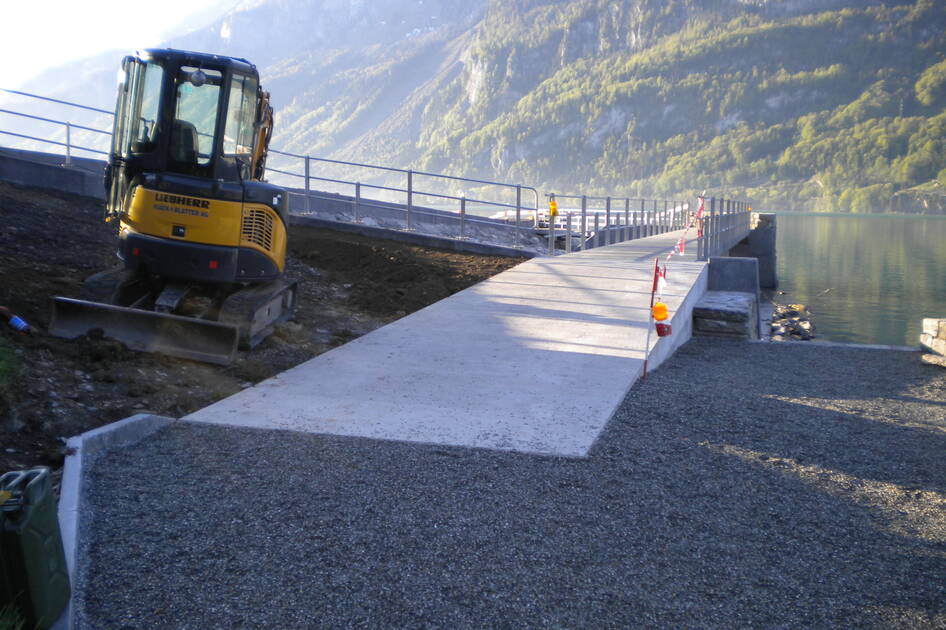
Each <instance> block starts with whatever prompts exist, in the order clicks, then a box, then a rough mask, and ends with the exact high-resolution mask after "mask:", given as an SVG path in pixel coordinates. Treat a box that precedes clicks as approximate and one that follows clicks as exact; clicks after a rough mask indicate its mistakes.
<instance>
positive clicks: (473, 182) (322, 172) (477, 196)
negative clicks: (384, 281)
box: [0, 88, 539, 248]
mask: <svg viewBox="0 0 946 630" xmlns="http://www.w3.org/2000/svg"><path fill="white" fill-rule="evenodd" d="M0 91H3V92H7V93H9V94H14V95H17V96H22V97H26V98H31V99H38V100H42V101H46V102H50V103H55V104H58V105H64V106H67V107H73V108H78V109H81V110H86V111H91V112H96V113H97V114H108V115H110V116H113V113H112V112H110V111H108V110H104V109H99V108H97V107H89V106H87V105H81V104H79V103H72V102H69V101H64V100H60V99H54V98H49V97H45V96H40V95H38V94H30V93H28V92H21V91H18V90H7V89H2V88H0ZM0 114H7V115H10V116H17V117H20V118H24V119H29V120H34V121H38V122H41V123H49V124H53V125H59V126H61V127H63V128H65V138H64V139H63V140H64V141H63V140H59V139H51V138H49V137H45V138H44V137H41V136H38V135H34V134H28V133H21V132H19V131H11V130H7V129H0V134H3V135H7V136H12V137H15V138H20V139H24V140H32V141H35V142H41V143H44V144H51V145H55V146H60V147H65V150H66V159H65V163H66V164H67V165H68V164H71V162H72V156H73V151H75V150H79V151H86V152H89V153H94V154H98V155H107V154H108V151H107V150H102V149H100V148H95V147H91V146H85V145H82V144H77V143H76V142H75V141H74V138H73V131H74V130H81V131H83V132H86V133H94V134H100V135H102V136H105V137H106V138H108V137H110V136H111V131H109V130H105V129H97V128H95V127H90V126H88V125H81V124H77V123H74V122H71V121H64V120H57V119H55V118H50V117H46V116H38V115H35V114H27V113H24V112H20V111H15V110H11V109H6V108H0ZM269 156H270V158H269V164H268V165H267V169H266V171H267V179H268V180H270V181H274V183H280V184H281V185H286V186H287V187H288V188H290V190H289V193H290V197H296V198H298V199H301V200H302V208H299V210H300V211H302V212H313V206H314V204H313V203H312V202H313V200H319V201H322V202H324V201H338V199H339V198H340V197H341V196H342V194H344V193H347V194H348V197H349V200H348V205H349V206H350V208H351V212H350V213H348V214H347V215H343V217H342V218H344V219H346V220H349V221H351V222H354V223H362V222H364V221H365V220H366V219H369V218H376V217H369V216H368V215H371V214H375V215H377V214H378V213H381V214H382V215H383V216H384V218H386V219H387V222H388V223H389V224H391V225H390V227H397V228H400V229H404V230H408V231H418V232H426V233H433V234H436V235H437V236H446V237H448V238H457V239H461V240H464V239H467V238H470V237H471V236H475V235H476V234H478V233H483V232H484V230H485V231H486V232H489V231H492V232H496V231H497V230H501V231H504V232H506V233H510V232H511V234H509V236H511V238H509V239H508V240H509V241H510V242H509V244H510V245H512V246H513V247H516V248H519V247H522V246H523V245H524V244H525V243H526V242H527V241H528V237H527V235H526V232H529V233H531V232H532V230H533V229H534V227H535V223H536V217H537V215H538V204H539V193H538V191H537V190H536V189H535V188H533V187H531V186H524V185H522V184H509V183H505V182H495V181H489V180H482V179H473V178H469V177H457V176H453V175H445V174H442V173H430V172H426V171H418V170H413V169H401V168H394V167H388V166H378V165H373V164H363V163H358V162H346V161H343V160H332V159H328V158H318V157H313V156H310V155H300V154H297V153H290V152H287V151H279V150H276V149H270V150H269ZM274 158H275V159H274ZM281 158H282V161H283V162H286V161H287V160H286V159H285V158H288V159H289V160H295V161H296V164H295V165H293V164H287V165H283V164H280V163H279V162H280V159H281ZM293 166H295V167H296V168H299V169H300V170H299V171H294V170H292V168H293ZM333 171H334V172H335V173H338V172H339V171H343V172H344V173H345V174H355V173H357V174H358V175H360V177H353V176H351V175H349V176H347V177H346V176H345V174H341V175H335V176H333ZM418 180H421V181H422V182H423V184H422V185H420V186H419V185H418V183H419V182H418ZM315 182H318V183H319V184H321V185H320V186H319V190H315V189H314V188H313V183H315ZM294 184H302V185H301V186H298V185H296V186H294ZM293 188H294V190H293ZM333 188H334V190H335V194H334V195H333V194H332V192H333V191H332V189H333ZM339 190H341V191H344V192H343V193H339V192H338V191H339ZM524 194H525V196H526V198H527V199H528V201H529V202H531V203H524V199H523V195H524ZM320 205H321V204H320ZM399 208H403V209H402V210H398V209H399ZM398 212H400V215H401V216H400V219H401V220H400V221H397V220H392V217H393V215H396V214H397V213H398ZM335 214H336V215H337V213H335ZM484 215H485V216H484ZM494 236H495V235H494Z"/></svg>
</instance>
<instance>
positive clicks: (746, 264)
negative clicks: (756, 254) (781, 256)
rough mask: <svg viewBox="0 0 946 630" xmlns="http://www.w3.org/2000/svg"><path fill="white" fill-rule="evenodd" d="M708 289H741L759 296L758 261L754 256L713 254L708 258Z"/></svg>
mask: <svg viewBox="0 0 946 630" xmlns="http://www.w3.org/2000/svg"><path fill="white" fill-rule="evenodd" d="M709 290H710V291H741V292H743V293H752V294H753V295H755V296H756V300H758V298H759V261H758V259H756V258H733V257H723V256H713V257H711V258H710V259H709Z"/></svg>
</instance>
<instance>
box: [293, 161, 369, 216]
mask: <svg viewBox="0 0 946 630" xmlns="http://www.w3.org/2000/svg"><path fill="white" fill-rule="evenodd" d="M309 190H311V189H310V188H309V156H308V155H307V156H305V211H306V212H308V211H309ZM355 192H356V194H357V188H356V189H355ZM355 212H356V214H357V212H358V211H357V210H356V211H355ZM356 221H357V219H356Z"/></svg>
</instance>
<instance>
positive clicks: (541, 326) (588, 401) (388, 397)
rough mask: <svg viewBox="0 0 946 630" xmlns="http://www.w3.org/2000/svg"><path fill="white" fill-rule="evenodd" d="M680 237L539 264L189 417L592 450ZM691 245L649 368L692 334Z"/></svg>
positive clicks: (696, 281) (635, 370)
mask: <svg viewBox="0 0 946 630" xmlns="http://www.w3.org/2000/svg"><path fill="white" fill-rule="evenodd" d="M681 234H683V232H682V231H678V232H670V233H667V234H663V235H659V236H653V237H649V238H644V239H637V240H633V241H628V242H625V243H620V244H616V245H611V246H607V247H601V248H596V249H592V250H588V251H585V252H579V253H573V254H568V255H564V256H559V257H555V258H541V259H533V260H531V261H528V262H525V263H523V264H521V265H519V266H517V267H515V268H513V269H510V270H508V271H505V272H503V273H501V274H499V275H497V276H494V277H493V278H491V279H489V280H487V281H485V282H482V283H480V284H478V285H476V286H474V287H471V288H469V289H467V290H465V291H461V292H460V293H457V294H455V295H453V296H451V297H449V298H447V299H445V300H442V301H440V302H438V303H436V304H433V305H431V306H429V307H427V308H425V309H423V310H421V311H418V312H416V313H413V314H411V315H409V316H407V317H404V318H403V319H400V320H398V321H396V322H394V323H392V324H389V325H387V326H385V327H383V328H380V329H378V330H376V331H374V332H372V333H370V334H368V335H365V336H364V337H361V338H359V339H356V340H354V341H352V342H349V343H348V344H346V345H344V346H341V347H339V348H336V349H334V350H332V351H331V352H328V353H326V354H323V355H321V356H319V357H316V358H315V359H312V360H311V361H308V362H307V363H304V364H302V365H299V366H297V367H296V368H293V369H291V370H289V371H287V372H284V373H282V374H280V375H278V376H276V377H274V378H272V379H269V380H267V381H265V382H263V383H260V384H258V385H257V386H255V387H252V388H250V389H247V390H245V391H243V392H241V393H239V394H236V395H234V396H231V397H230V398H227V399H225V400H222V401H220V402H218V403H216V404H214V405H211V406H210V407H207V408H205V409H202V410H200V411H198V412H196V413H194V414H191V415H189V416H186V417H185V418H184V419H185V420H189V421H194V422H203V423H210V424H222V425H235V426H243V427H257V428H270V429H285V430H292V431H302V432H308V433H323V434H335V435H345V436H360V437H368V438H377V439H386V440H399V441H409V442H423V443H435V444H445V445H455V446H471V447H482V448H493V449H504V450H515V451H523V452H533V453H549V454H557V455H565V456H584V455H586V454H587V452H588V449H589V448H590V447H591V446H592V444H593V443H594V441H595V439H596V438H597V436H598V435H599V433H600V432H601V430H602V429H603V428H604V426H605V424H606V423H607V421H608V419H609V418H610V417H611V415H612V414H613V413H614V410H615V409H616V408H617V406H618V404H619V403H620V402H621V400H622V399H623V398H624V395H625V394H626V392H627V391H628V389H629V388H630V386H631V385H632V384H633V383H634V382H635V381H636V380H637V379H638V378H639V377H640V374H641V372H642V369H643V363H644V344H645V338H646V335H647V326H648V321H649V319H648V310H649V308H648V307H649V300H650V288H651V282H652V271H653V261H654V258H655V256H658V255H659V256H660V259H661V262H663V259H664V258H665V257H666V255H667V253H668V252H669V251H670V250H671V248H672V247H673V246H674V244H675V243H676V241H677V240H678V239H679V237H680V235H681ZM690 235H691V236H692V235H693V231H692V230H691V232H690ZM687 249H688V250H689V253H688V254H687V255H686V256H674V258H673V260H672V262H671V267H670V272H669V274H668V285H667V289H666V291H665V293H664V301H665V302H666V303H667V305H668V307H669V308H670V311H671V316H672V320H671V321H672V324H673V329H674V334H673V335H672V336H671V337H666V338H664V339H661V340H660V343H659V344H658V343H657V341H658V338H657V337H656V335H652V336H651V347H652V350H653V352H652V356H651V359H650V367H651V368H652V367H656V365H657V364H659V362H660V361H662V360H663V359H664V358H666V357H667V356H669V355H670V354H671V353H672V351H673V349H674V348H675V347H677V346H679V345H680V344H682V343H683V342H685V341H686V340H687V339H688V338H689V337H690V329H691V328H690V319H691V315H690V313H691V310H692V307H693V304H694V303H695V302H696V300H697V299H698V298H699V297H700V295H701V294H702V293H703V291H704V290H705V286H706V273H705V263H700V262H696V260H695V257H694V255H693V254H694V253H695V250H696V245H695V242H692V243H689V244H688V247H687ZM655 346H656V348H655Z"/></svg>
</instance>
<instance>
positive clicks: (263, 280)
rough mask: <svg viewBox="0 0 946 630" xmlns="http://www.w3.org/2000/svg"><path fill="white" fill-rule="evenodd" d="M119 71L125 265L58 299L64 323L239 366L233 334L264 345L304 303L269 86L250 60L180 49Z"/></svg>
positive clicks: (57, 329) (115, 137)
mask: <svg viewBox="0 0 946 630" xmlns="http://www.w3.org/2000/svg"><path fill="white" fill-rule="evenodd" d="M119 76H120V83H119V87H118V98H117V102H116V107H115V121H114V128H113V134H112V145H111V150H110V153H109V159H108V165H107V167H106V176H105V186H106V193H107V195H106V209H105V216H106V220H108V221H114V222H117V224H118V242H119V246H118V256H119V258H120V259H121V261H122V267H121V269H114V270H108V271H105V272H102V273H100V274H96V275H95V276H92V277H91V278H89V280H88V281H87V282H86V287H85V291H84V293H85V295H84V296H83V297H84V298H86V299H83V300H70V299H67V298H56V300H55V302H54V307H53V325H52V326H51V332H53V334H56V335H59V336H64V337H76V336H79V335H82V334H85V333H86V332H88V330H90V329H92V328H101V329H103V332H104V333H105V334H106V335H107V336H111V337H114V338H117V339H119V340H120V341H123V342H125V343H126V344H127V345H129V346H130V347H133V348H137V349H141V350H153V351H160V352H164V353H167V354H173V355H177V356H186V357H188V358H197V359H200V360H206V361H213V362H217V363H227V362H229V360H230V359H231V358H232V356H233V353H234V349H232V348H225V347H223V346H229V345H232V344H231V343H230V341H231V340H230V338H231V337H233V339H234V340H235V341H234V343H237V342H238V343H239V344H240V345H241V346H243V347H252V346H254V345H256V344H257V343H258V342H259V341H261V340H262V339H263V338H265V337H266V335H268V334H269V332H271V329H272V326H273V325H274V324H275V323H278V322H279V321H284V320H286V319H288V318H289V317H291V314H292V310H293V308H294V304H295V285H291V284H287V283H285V282H283V281H282V280H281V277H282V274H283V270H284V267H285V257H286V241H287V232H288V224H289V208H288V195H287V194H286V191H285V190H283V189H282V188H279V187H277V186H274V185H272V184H269V183H267V182H265V181H263V176H264V173H265V163H266V154H267V149H268V145H269V139H270V136H271V134H272V127H273V125H272V123H273V118H272V108H271V107H270V105H269V94H268V93H267V92H264V91H263V90H262V88H261V87H260V85H259V75H258V73H257V70H256V67H255V66H253V65H252V64H251V63H249V62H248V61H246V60H244V59H236V58H232V57H224V56H219V55H208V54H203V53H194V52H187V51H180V50H147V51H144V52H141V53H138V54H137V55H134V56H128V57H125V58H124V59H123V61H122V65H121V70H120V74H119ZM195 305H196V306H195ZM172 323H173V326H171V324H172ZM103 324H104V325H103ZM221 326H223V327H226V328H227V330H222V329H221V328H220V327H221ZM182 327H183V328H187V329H189V330H188V334H187V335H184V336H183V337H181V335H180V329H181V328H182ZM172 329H173V330H172ZM174 331H177V332H174ZM201 335H203V336H204V337H205V338H204V339H199V338H200V337H201ZM184 338H186V341H182V339H184ZM207 338H213V339H223V340H224V341H222V342H220V341H213V342H209V349H208V348H206V347H205V346H207V345H208V343H204V342H207ZM195 339H197V340H199V341H201V342H202V343H200V344H198V345H200V346H201V347H202V348H203V349H200V350H196V351H195V350H194V340H195Z"/></svg>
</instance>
